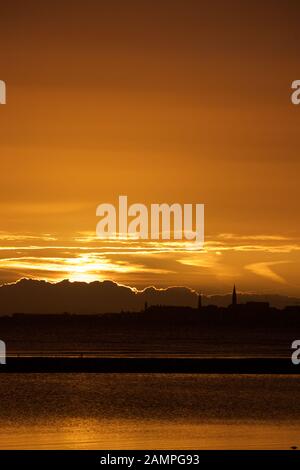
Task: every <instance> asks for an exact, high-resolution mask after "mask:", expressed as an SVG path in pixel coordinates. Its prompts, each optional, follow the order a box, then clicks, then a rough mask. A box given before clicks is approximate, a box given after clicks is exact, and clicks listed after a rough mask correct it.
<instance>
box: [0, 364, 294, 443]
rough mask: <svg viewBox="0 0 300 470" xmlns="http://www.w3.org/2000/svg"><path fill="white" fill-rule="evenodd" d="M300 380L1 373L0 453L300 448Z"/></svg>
mask: <svg viewBox="0 0 300 470" xmlns="http://www.w3.org/2000/svg"><path fill="white" fill-rule="evenodd" d="M299 396H300V376H297V375H292V376H280V375H265V376H264V375H257V376H254V375H196V374H194V375H193V374H184V375H182V374H65V373H62V374H4V373H2V374H1V375H0V397H1V402H0V447H1V448H2V449H28V448H29V449H138V448H144V449H168V448H169V449H176V448H178V449H179V448H181V449H189V448H197V449H230V448H240V449H246V448H250V449H251V448H263V449H269V448H280V449H289V448H290V447H291V446H293V445H296V446H299V447H300V400H299Z"/></svg>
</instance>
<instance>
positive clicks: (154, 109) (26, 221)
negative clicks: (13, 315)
mask: <svg viewBox="0 0 300 470" xmlns="http://www.w3.org/2000/svg"><path fill="white" fill-rule="evenodd" d="M279 3H280V4H279ZM298 18H299V2H296V1H293V0H291V1H288V2H276V1H266V2H264V5H261V2H255V1H251V2H250V1H249V2H248V1H243V2H242V1H228V2H224V1H219V2H218V1H217V2H214V3H213V4H211V2H207V5H205V2H196V1H184V2H183V1H181V2H179V1H178V2H177V1H174V0H173V1H164V2H159V3H158V2H157V4H156V2H150V1H147V0H145V1H130V0H128V1H126V2H124V1H114V0H112V1H101V2H99V1H95V0H94V1H91V0H90V1H84V2H83V1H72V2H69V1H66V0H61V1H59V2H58V1H53V0H52V1H51V2H50V1H48V0H45V1H44V2H39V1H30V0H29V1H27V2H23V1H15V0H12V1H10V2H7V4H4V5H1V16H0V58H1V67H0V79H2V80H5V81H6V84H7V105H5V106H0V156H1V170H2V171H1V173H0V191H1V199H0V217H1V232H0V238H1V252H0V256H1V258H0V280H1V282H7V281H12V280H16V279H19V278H20V277H23V276H33V277H37V278H43V279H49V280H55V279H62V278H65V277H69V278H70V279H72V280H76V279H79V280H82V279H83V280H92V279H105V278H110V279H113V280H116V281H120V282H123V283H126V284H129V285H132V286H141V287H142V286H146V285H149V284H154V285H157V286H166V285H174V284H176V285H178V284H180V285H187V286H191V287H196V288H201V289H202V290H203V291H204V292H207V293H213V292H224V291H228V290H230V289H231V286H232V284H233V282H234V281H235V282H236V283H237V284H238V286H239V289H240V290H244V291H249V290H251V291H258V292H278V293H288V294H293V295H300V283H299V263H300V252H299V247H300V243H299V228H300V227H299V224H300V223H299V217H298V214H299V210H298V201H299V192H300V190H299V156H298V148H299V143H298V135H299V125H300V106H299V107H297V106H293V105H292V104H291V102H290V93H291V91H290V86H291V83H292V81H293V80H295V79H300V65H299V50H298V48H299V39H300V37H299V36H300V32H299V24H298V22H299V20H298ZM120 194H126V195H128V198H129V202H130V203H134V202H140V203H144V204H151V203H156V202H168V203H172V202H179V203H197V202H198V203H204V204H205V211H206V215H205V224H206V229H205V232H206V233H205V235H206V244H205V249H204V251H202V252H198V251H190V250H188V249H187V248H186V246H185V245H180V244H176V246H175V247H174V244H172V243H171V244H170V243H169V244H162V243H155V244H152V243H143V244H141V243H137V242H132V243H122V244H121V243H119V242H107V243H106V242H100V241H99V240H95V239H94V236H95V227H96V223H97V219H96V217H95V210H96V207H97V205H98V204H100V203H102V202H111V203H116V202H117V198H118V196H119V195H120Z"/></svg>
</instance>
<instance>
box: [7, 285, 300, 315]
mask: <svg viewBox="0 0 300 470" xmlns="http://www.w3.org/2000/svg"><path fill="white" fill-rule="evenodd" d="M197 300H198V299H197V293H196V292H195V291H193V290H191V289H189V288H187V287H169V288H167V289H162V290H160V289H156V288H154V287H148V288H147V289H145V290H143V291H135V290H133V289H131V288H130V287H126V286H122V285H119V284H116V283H115V282H112V281H102V282H99V281H96V282H92V283H90V284H87V283H84V282H70V281H67V280H65V281H62V282H58V283H56V284H52V283H49V282H46V281H38V280H32V279H22V280H20V281H19V282H17V283H15V284H6V285H3V286H1V287H0V314H1V315H3V314H12V313H63V312H68V313H81V314H82V313H86V314H88V313H109V312H115V313H118V312H120V311H122V310H124V311H140V310H142V309H143V308H144V304H145V302H147V303H148V305H158V304H161V305H178V306H191V307H196V306H197ZM238 300H239V302H241V303H243V302H247V301H249V300H252V301H253V300H254V301H261V300H264V301H269V302H270V304H271V305H273V306H275V307H278V308H283V307H284V306H286V305H295V304H298V305H299V304H300V299H296V298H291V297H286V296H279V295H255V294H240V295H239V296H238ZM230 301H231V295H230V294H227V295H215V296H210V297H206V296H203V304H204V305H207V304H214V305H218V306H227V305H229V304H230Z"/></svg>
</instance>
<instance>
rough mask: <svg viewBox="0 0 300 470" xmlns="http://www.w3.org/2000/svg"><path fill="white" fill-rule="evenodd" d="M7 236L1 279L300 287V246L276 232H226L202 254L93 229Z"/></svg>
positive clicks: (185, 245) (181, 245) (185, 246)
mask: <svg viewBox="0 0 300 470" xmlns="http://www.w3.org/2000/svg"><path fill="white" fill-rule="evenodd" d="M1 238H2V247H1V251H0V253H1V259H0V273H1V280H2V282H11V281H16V280H18V279H20V278H21V277H33V278H38V279H44V280H47V281H60V280H62V279H66V278H67V279H69V280H71V281H84V282H92V281H95V280H103V279H112V280H115V281H117V282H121V283H122V282H123V283H126V284H127V285H131V286H137V287H139V288H143V287H145V286H147V285H150V284H155V285H156V286H163V287H164V286H167V285H178V284H183V285H186V286H189V287H192V288H199V286H201V288H203V289H204V290H206V291H207V292H211V293H213V292H216V291H221V292H222V291H227V290H228V288H229V287H230V286H231V284H232V283H233V282H238V283H239V286H241V288H242V287H243V286H245V289H247V286H250V288H252V289H253V290H255V288H256V290H261V289H262V288H263V289H264V290H272V289H275V287H276V288H277V286H278V285H279V284H280V285H284V286H285V288H289V287H290V291H291V293H294V292H295V291H296V289H297V288H298V284H297V279H296V268H297V267H298V264H297V263H299V262H300V243H299V241H298V240H297V239H292V238H288V237H280V236H277V235H260V236H257V235H255V236H251V235H249V236H248V237H246V236H241V237H239V236H238V235H234V234H220V235H216V236H215V237H207V240H206V243H205V246H204V248H203V249H202V250H200V251H199V250H197V247H196V246H195V245H193V243H189V242H185V241H178V240H177V241H171V240H170V241H151V240H124V239H122V240H117V239H116V240H99V239H97V238H96V237H95V236H93V234H91V233H80V234H78V235H76V236H74V237H69V238H67V237H66V238H65V239H59V237H57V236H51V235H49V234H46V235H45V234H44V235H42V236H41V237H39V236H38V235H37V234H28V235H26V236H22V235H20V234H9V233H2V234H1ZM33 241H34V244H31V243H32V242H33ZM12 242H13V244H12ZM291 256H292V257H293V263H292V264H291V263H290V261H291ZM274 258H275V259H274ZM253 260H255V262H253ZM288 263H289V264H290V265H289V272H288V273H287V272H286V266H287V265H288ZM295 267H296V268H295ZM293 268H294V270H293ZM273 269H275V270H276V271H274V270H273ZM281 270H283V272H277V271H281ZM293 273H294V274H293ZM261 286H262V287H261Z"/></svg>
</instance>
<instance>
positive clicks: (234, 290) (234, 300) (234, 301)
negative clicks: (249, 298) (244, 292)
mask: <svg viewBox="0 0 300 470" xmlns="http://www.w3.org/2000/svg"><path fill="white" fill-rule="evenodd" d="M231 304H232V305H234V306H235V305H237V296H236V289H235V284H234V286H233V291H232V302H231Z"/></svg>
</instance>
